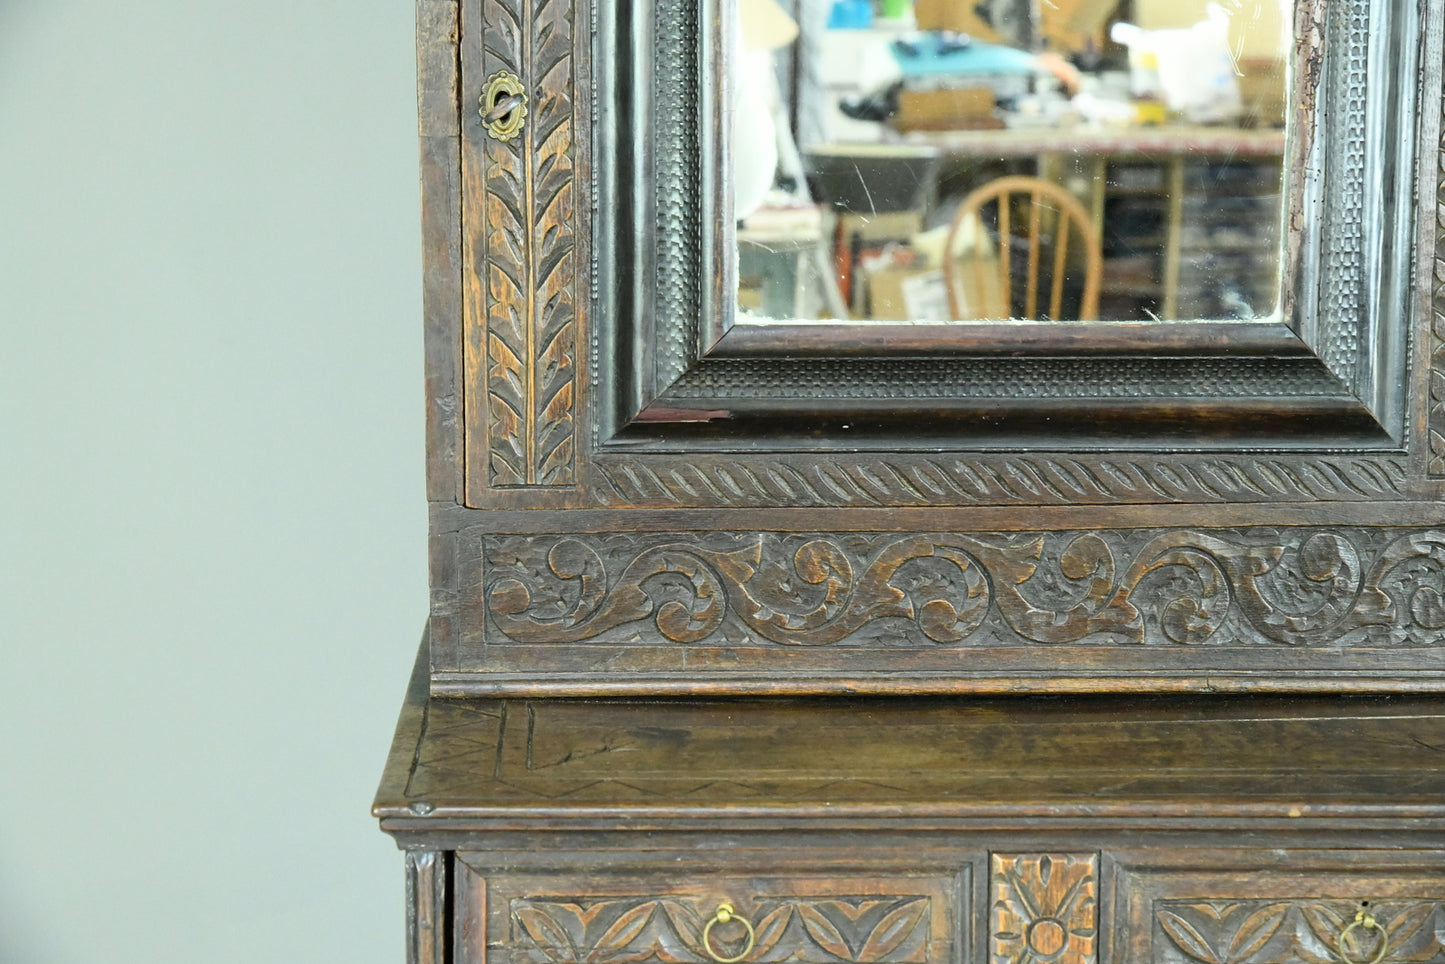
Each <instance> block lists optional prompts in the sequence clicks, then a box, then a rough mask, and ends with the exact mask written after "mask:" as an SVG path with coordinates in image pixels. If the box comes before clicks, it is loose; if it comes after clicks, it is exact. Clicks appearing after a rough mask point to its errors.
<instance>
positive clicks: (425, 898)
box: [406, 851, 451, 964]
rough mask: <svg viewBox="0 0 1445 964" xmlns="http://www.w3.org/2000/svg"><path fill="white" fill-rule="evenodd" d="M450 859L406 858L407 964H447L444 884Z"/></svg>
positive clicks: (428, 854) (414, 854)
mask: <svg viewBox="0 0 1445 964" xmlns="http://www.w3.org/2000/svg"><path fill="white" fill-rule="evenodd" d="M450 863H451V855H450V854H445V853H436V852H433V851H410V852H408V853H407V855H406V894H407V954H406V960H407V964H446V962H447V960H448V956H447V934H448V932H449V931H450V928H451V921H450V920H449V918H448V907H447V894H448V890H449V885H448V881H447V876H448V868H449V865H450Z"/></svg>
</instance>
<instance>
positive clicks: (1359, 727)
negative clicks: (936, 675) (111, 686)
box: [375, 693, 1445, 897]
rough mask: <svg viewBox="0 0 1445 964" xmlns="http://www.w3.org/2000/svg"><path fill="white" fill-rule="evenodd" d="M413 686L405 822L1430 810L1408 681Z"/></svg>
mask: <svg viewBox="0 0 1445 964" xmlns="http://www.w3.org/2000/svg"><path fill="white" fill-rule="evenodd" d="M413 700H414V701H416V702H414V704H413V705H414V706H415V707H416V709H415V711H414V713H413V717H412V725H409V726H407V727H406V728H405V729H404V730H399V731H398V733H399V736H398V747H399V749H398V751H397V753H396V759H397V760H398V761H405V764H406V765H401V766H397V767H393V768H391V769H389V770H388V775H387V779H386V782H385V784H384V786H383V788H382V791H381V793H380V794H379V795H378V798H377V805H376V810H375V812H376V813H377V815H378V816H381V817H383V818H384V819H386V820H397V821H401V822H403V823H405V822H408V821H414V820H418V819H422V820H427V821H435V820H443V821H444V820H446V819H455V818H458V817H465V816H467V815H468V814H479V815H483V816H487V815H490V817H494V818H497V819H511V820H514V821H521V822H523V823H526V822H527V821H531V820H542V819H544V817H546V818H556V817H558V815H559V814H574V815H575V819H576V820H578V821H581V822H582V823H584V824H585V823H586V822H587V821H589V820H601V821H603V822H604V823H605V822H608V821H612V820H618V821H622V822H623V823H624V824H630V823H633V822H636V821H637V820H639V819H642V816H639V814H642V815H648V816H650V817H651V818H652V819H659V820H669V819H673V818H675V820H676V821H679V822H681V823H682V824H683V825H686V824H687V823H688V821H690V820H694V819H701V818H702V817H703V816H704V815H708V816H711V817H716V816H717V815H718V814H724V815H725V814H729V813H734V814H736V815H737V816H738V818H739V819H742V820H746V819H750V818H752V817H756V816H758V815H759V814H763V813H775V814H777V815H780V816H789V817H804V816H807V817H830V816H831V817H843V816H858V815H872V816H874V817H877V818H879V819H881V820H884V821H887V820H890V819H897V818H901V817H900V815H901V814H904V813H909V814H915V815H919V816H923V815H928V816H955V817H981V816H992V817H993V818H995V819H998V818H1000V817H1002V818H1006V819H1008V820H1027V819H1032V818H1034V817H1044V816H1055V817H1058V816H1065V815H1073V816H1079V815H1084V816H1086V817H1088V818H1089V819H1097V820H1101V821H1104V822H1105V823H1106V824H1107V823H1108V822H1109V821H1116V820H1124V821H1136V822H1143V823H1148V822H1151V821H1152V822H1163V823H1166V824H1168V823H1170V822H1171V821H1174V820H1180V819H1182V820H1184V821H1185V824H1186V826H1187V827H1188V828H1191V829H1192V828H1195V827H1199V826H1202V825H1203V824H1202V823H1201V821H1207V820H1213V819H1217V818H1220V817H1221V816H1224V817H1230V818H1235V819H1255V818H1270V817H1273V818H1274V819H1275V820H1276V821H1285V822H1287V823H1289V824H1291V825H1292V826H1293V827H1295V828H1299V827H1301V826H1303V825H1304V823H1308V822H1309V821H1310V820H1318V819H1320V818H1322V817H1323V818H1330V817H1333V818H1337V819H1340V820H1344V821H1346V822H1348V821H1351V820H1357V821H1368V820H1378V819H1380V818H1383V817H1387V816H1390V815H1394V816H1396V817H1398V818H1399V819H1402V820H1405V821H1407V822H1408V823H1409V826H1411V827H1414V828H1416V829H1420V830H1422V831H1423V830H1425V829H1427V828H1428V827H1431V826H1434V827H1437V828H1438V827H1439V826H1440V822H1441V821H1442V820H1445V769H1442V768H1441V767H1440V765H1439V758H1440V753H1441V751H1440V750H1439V747H1440V746H1442V745H1445V715H1442V711H1441V708H1440V706H1439V705H1438V703H1436V702H1432V701H1430V700H1428V699H1421V698H1415V699H1403V698H1396V699H1378V698H1377V699H1360V698H1354V699H1350V698H1341V697H1291V698H1272V699H1269V698H1258V697H1255V698H1250V699H1241V698H1238V697H1235V698H1230V697H1227V696H1219V695H1215V696H1211V697H1193V698H1188V697H1178V696H1174V697H1148V696H1133V697H1129V698H1127V699H1125V700H1123V701H1120V700H1118V699H1110V700H1103V699H1082V698H1073V699H1054V700H1045V701H1026V700H1018V699H1007V698H993V699H976V698H975V699H971V700H958V699H942V700H937V699H935V700H917V699H877V698H875V699H867V700H864V699H856V698H854V699H841V698H835V699H833V700H830V701H816V700H813V701H809V700H773V701H715V702H682V701H662V702H656V701H654V702H645V701H639V702H616V701H612V702H596V703H593V702H589V701H569V700H543V701H530V702H526V701H503V700H479V699H433V700H430V701H428V700H427V699H426V697H425V694H424V693H419V694H416V695H415V696H414V697H413ZM423 716H424V717H425V723H424V725H422V726H421V727H419V728H418V727H416V726H415V717H423ZM1121 748H1127V752H1121ZM669 814H671V815H672V817H669V816H668V815H669ZM1436 832H1438V829H1437V831H1436ZM841 856H846V854H845V855H841ZM1236 879H1237V878H1235V877H1226V878H1225V882H1226V883H1229V882H1231V881H1235V880H1236ZM1221 886H1223V885H1221ZM1341 886H1344V884H1343V883H1342V884H1341ZM1351 886H1353V885H1351ZM1372 886H1373V887H1374V888H1375V889H1374V890H1373V893H1374V894H1376V895H1379V894H1381V893H1382V891H1381V890H1380V888H1378V886H1377V885H1372ZM1214 893H1216V892H1215V891H1194V892H1186V893H1185V894H1182V895H1180V896H1187V897H1196V896H1199V895H1200V894H1203V895H1206V896H1207V895H1212V894H1214ZM1218 893H1223V894H1228V895H1235V896H1251V893H1249V892H1244V893H1241V892H1240V891H1239V890H1233V891H1230V890H1223V891H1219V892H1218ZM1322 893H1328V892H1322ZM1347 895H1348V894H1347ZM1394 895H1395V896H1398V893H1395V894H1394ZM1266 896H1268V894H1267V895H1266ZM1274 896H1276V897H1287V896H1291V894H1290V893H1289V892H1283V891H1281V892H1277V893H1276V894H1275V895H1274ZM1330 896H1338V894H1330ZM1363 896H1370V894H1368V893H1367V894H1365V895H1363Z"/></svg>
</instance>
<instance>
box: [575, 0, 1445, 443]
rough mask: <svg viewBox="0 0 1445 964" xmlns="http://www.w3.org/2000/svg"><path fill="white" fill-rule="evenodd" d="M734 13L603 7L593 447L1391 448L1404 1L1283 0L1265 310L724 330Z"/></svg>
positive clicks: (1402, 234) (1396, 385)
mask: <svg viewBox="0 0 1445 964" xmlns="http://www.w3.org/2000/svg"><path fill="white" fill-rule="evenodd" d="M700 4H701V5H702V7H703V8H702V9H700V8H699V5H700ZM727 7H728V3H727V0H662V2H658V3H654V4H647V5H639V6H638V7H637V8H635V9H634V8H633V7H632V5H630V4H628V3H626V2H621V3H618V4H617V5H611V4H603V5H602V7H601V8H600V9H599V14H600V16H601V20H600V21H599V33H598V45H597V50H598V51H599V52H600V51H618V55H617V56H600V57H599V59H598V61H597V63H598V65H599V71H598V78H597V81H598V88H599V90H600V91H601V96H600V98H599V101H598V107H599V110H598V114H597V121H596V126H597V129H598V131H599V133H600V136H601V138H602V139H603V147H602V150H600V151H599V152H598V156H599V157H607V158H611V157H625V158H627V159H628V160H629V161H631V162H632V163H631V164H627V165H616V166H613V165H605V166H604V165H599V166H598V168H597V174H598V179H599V188H600V192H601V194H600V198H601V203H599V204H598V205H597V210H598V212H599V219H598V221H597V224H596V236H597V239H598V250H602V251H606V252H608V254H609V256H608V257H606V258H602V259H599V260H598V262H597V269H598V280H599V284H598V292H599V300H598V305H597V307H598V310H597V314H596V321H597V326H598V330H599V335H600V338H601V345H602V346H603V352H602V354H601V355H600V364H599V366H598V373H599V374H598V377H599V378H600V379H601V378H605V379H607V380H608V381H609V382H611V383H613V384H615V386H616V396H617V397H616V398H615V400H613V404H614V406H615V407H614V408H613V410H611V411H605V412H602V413H599V415H600V424H599V427H600V435H599V438H601V439H602V440H604V441H603V443H602V444H603V449H604V450H606V449H607V448H608V447H609V446H611V447H614V448H619V449H620V448H625V449H626V450H627V451H630V452H636V451H640V450H642V448H644V447H646V448H651V449H657V450H664V449H673V450H677V451H705V450H714V451H728V450H736V449H738V448H739V447H742V448H745V449H751V448H754V447H755V446H756V445H757V440H758V439H766V440H767V443H766V444H767V445H768V446H769V447H770V448H776V449H778V450H783V449H787V448H791V449H807V450H814V451H827V450H839V449H850V450H856V449H865V450H870V451H889V452H896V451H899V450H900V448H902V449H914V450H939V449H942V450H946V451H963V452H967V451H980V450H988V449H996V450H997V449H1001V450H1005V451H1019V450H1022V449H1028V450H1033V451H1037V450H1039V449H1054V450H1060V449H1061V450H1065V451H1068V450H1075V449H1080V448H1083V449H1099V448H1117V447H1118V446H1119V444H1120V443H1121V441H1125V440H1126V441H1127V444H1129V445H1131V446H1133V447H1153V448H1161V449H1177V448H1200V449H1208V448H1213V449H1230V448H1233V449H1238V448H1241V447H1242V448H1246V449H1281V448H1283V449H1291V448H1300V447H1302V446H1303V447H1307V448H1319V447H1321V445H1322V444H1324V445H1330V446H1340V447H1355V448H1358V449H1360V450H1362V451H1386V450H1392V449H1393V450H1396V451H1398V450H1399V449H1400V447H1401V445H1402V442H1403V438H1404V421H1403V416H1404V411H1405V406H1406V399H1405V386H1404V379H1403V377H1402V375H1403V372H1404V370H1405V368H1404V366H1405V344H1406V340H1407V335H1406V331H1405V325H1406V324H1407V322H1406V319H1408V318H1410V317H1411V316H1412V314H1413V313H1414V312H1413V308H1414V307H1415V306H1413V305H1412V304H1411V303H1410V284H1409V279H1410V277H1411V271H1412V268H1413V265H1414V260H1413V259H1414V255H1415V245H1414V239H1415V227H1416V225H1415V219H1414V192H1415V189H1416V174H1417V172H1416V168H1415V162H1414V158H1415V142H1416V136H1417V129H1416V128H1417V120H1418V118H1419V111H1418V107H1417V103H1418V98H1419V96H1420V91H1419V83H1418V81H1419V77H1420V67H1421V64H1422V62H1423V61H1422V59H1421V58H1422V56H1423V55H1424V53H1425V52H1424V51H1423V50H1422V49H1421V48H1422V46H1423V44H1424V42H1425V40H1424V37H1423V34H1422V32H1421V21H1420V19H1419V18H1420V16H1421V11H1419V10H1418V9H1416V8H1414V7H1413V6H1408V5H1404V4H1396V3H1379V2H1375V3H1371V2H1369V0H1345V2H1330V3H1328V4H1326V3H1324V2H1316V0H1305V2H1301V3H1300V4H1298V5H1297V7H1296V21H1297V22H1296V29H1295V35H1296V37H1297V41H1296V45H1295V51H1294V55H1293V57H1292V58H1291V60H1292V63H1293V65H1294V77H1293V82H1292V91H1291V97H1290V101H1289V102H1290V103H1291V104H1293V105H1294V111H1293V116H1292V118H1291V125H1290V126H1291V147H1290V149H1289V153H1288V157H1287V168H1288V170H1289V177H1288V185H1289V192H1288V201H1287V212H1288V216H1287V222H1288V224H1290V225H1291V226H1292V229H1291V230H1290V231H1289V232H1288V239H1289V245H1288V248H1287V250H1286V252H1285V258H1284V260H1285V264H1284V266H1283V270H1282V271H1281V276H1282V279H1284V280H1283V282H1282V291H1281V299H1280V303H1281V305H1282V313H1281V314H1282V319H1281V321H1280V322H1278V323H1273V324H1271V323H1252V324H1251V323H1194V324H1179V323H1158V324H1129V323H1094V324H1082V323H1078V322H1073V323H1055V324H1048V323H1045V324H1038V323H1034V324H1027V323H1025V324H968V325H956V324H955V325H944V324H915V325H897V324H891V325H890V324H876V323H875V324H828V325H818V324H797V323H787V322H773V323H748V324H744V325H736V326H735V325H733V324H732V320H733V303H734V298H733V295H732V292H733V290H734V288H735V287H736V277H735V272H734V268H733V260H734V255H733V251H734V248H735V241H734V240H733V231H732V226H731V217H730V214H729V212H731V210H732V202H731V197H730V192H729V185H730V183H731V166H730V163H729V158H730V157H731V153H732V152H731V149H730V145H729V143H728V136H727V132H728V125H727V124H726V123H725V117H724V113H723V110H722V104H723V103H724V102H726V101H727V100H728V97H727V95H726V93H725V92H726V90H727V89H728V84H727V67H726V64H724V63H722V57H721V55H720V53H719V51H722V50H728V49H731V45H730V44H729V43H728V42H727V40H726V38H723V37H721V36H718V32H719V31H718V25H719V24H721V23H726V22H729V21H730V19H731V12H730V10H729V9H727ZM639 11H640V12H641V15H638V12H639ZM648 14H650V16H649V15H648ZM1372 64H1373V65H1374V67H1373V69H1372V68H1371V66H1370V65H1372ZM699 77H700V78H703V82H702V83H699V82H698V78H699ZM622 134H625V136H626V138H627V142H626V143H622V142H617V141H613V140H610V138H613V137H618V136H620V135H622ZM1366 225H1369V226H1371V229H1369V230H1366V229H1365V227H1366ZM609 349H610V350H609ZM608 394H609V395H611V394H612V393H610V392H609V393H608Z"/></svg>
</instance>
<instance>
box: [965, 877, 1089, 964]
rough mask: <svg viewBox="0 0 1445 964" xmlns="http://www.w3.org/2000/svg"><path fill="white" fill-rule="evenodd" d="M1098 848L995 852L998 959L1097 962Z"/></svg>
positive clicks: (993, 917)
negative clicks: (1089, 851)
mask: <svg viewBox="0 0 1445 964" xmlns="http://www.w3.org/2000/svg"><path fill="white" fill-rule="evenodd" d="M1098 877H1099V875H1098V856H1097V855H1096V854H992V855H991V857H990V864H989V881H988V894H989V959H990V961H991V962H992V964H1095V962H1096V960H1097V955H1096V952H1095V948H1096V946H1097V937H1098V928H1099V921H1098V899H1097V893H1098Z"/></svg>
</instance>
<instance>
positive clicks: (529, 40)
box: [464, 0, 577, 488]
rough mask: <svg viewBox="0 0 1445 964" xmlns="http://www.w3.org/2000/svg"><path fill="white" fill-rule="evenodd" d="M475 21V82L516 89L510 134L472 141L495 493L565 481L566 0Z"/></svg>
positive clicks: (570, 358) (568, 460) (569, 336)
mask: <svg viewBox="0 0 1445 964" xmlns="http://www.w3.org/2000/svg"><path fill="white" fill-rule="evenodd" d="M483 17H484V19H485V21H486V28H485V32H484V36H483V41H482V42H483V44H484V50H483V56H482V58H481V59H482V65H483V73H484V76H483V77H480V78H476V80H478V81H479V82H480V81H483V80H485V79H486V78H487V77H490V76H492V75H493V74H495V73H496V72H497V71H503V70H505V71H509V72H511V73H513V74H516V75H517V76H518V77H519V78H520V79H521V81H522V85H523V87H524V88H525V90H526V91H527V104H526V118H525V121H524V123H523V126H522V129H521V132H520V133H519V134H518V135H517V136H516V137H514V138H512V139H510V140H507V141H500V140H496V139H493V138H491V137H488V136H486V135H484V134H481V133H479V134H478V135H477V136H479V137H481V138H482V142H483V144H484V156H483V159H482V161H481V163H482V164H484V165H485V168H484V170H483V171H482V185H483V188H482V189H483V193H484V196H483V197H482V199H481V204H480V208H481V219H482V222H483V226H482V227H481V232H482V240H481V243H482V247H483V249H484V257H485V271H484V281H485V290H484V291H483V292H481V297H483V298H484V299H485V303H486V309H485V318H486V332H485V338H484V344H481V345H477V346H474V347H473V352H474V354H476V355H477V356H479V357H476V358H474V360H473V362H474V367H476V368H479V369H480V370H481V371H480V373H481V376H482V381H483V384H484V386H485V389H484V391H485V401H481V400H479V402H478V403H479V404H483V405H485V406H486V409H487V417H486V421H485V424H486V431H487V453H486V454H487V458H486V466H487V478H488V482H489V484H490V485H492V486H494V487H502V488H506V487H514V486H560V485H569V484H571V483H572V482H573V481H574V480H575V463H576V452H575V446H576V440H575V435H576V430H575V425H574V421H575V415H574V408H575V402H576V399H575V392H576V375H577V360H576V356H577V318H576V311H577V303H576V299H577V267H576V264H575V257H576V244H575V241H576V214H577V212H576V200H575V190H576V186H575V185H574V179H573V175H574V167H575V157H576V150H575V144H574V137H575V130H574V125H575V117H574V110H573V106H574V105H573V98H574V95H575V79H574V74H575V72H574V70H573V49H572V46H573V4H572V2H571V0H485V2H484V4H483ZM475 86H480V84H477V85H475ZM464 106H466V107H467V109H468V110H472V111H475V110H476V109H477V105H476V104H469V105H464ZM474 120H475V118H474ZM473 424H475V423H473Z"/></svg>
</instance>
